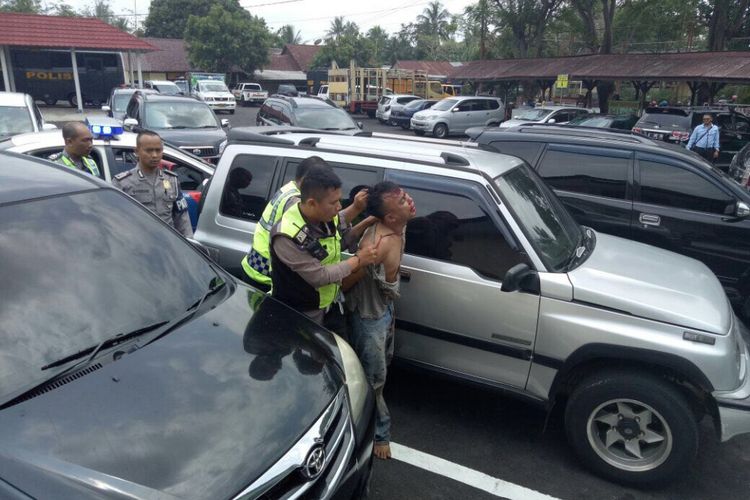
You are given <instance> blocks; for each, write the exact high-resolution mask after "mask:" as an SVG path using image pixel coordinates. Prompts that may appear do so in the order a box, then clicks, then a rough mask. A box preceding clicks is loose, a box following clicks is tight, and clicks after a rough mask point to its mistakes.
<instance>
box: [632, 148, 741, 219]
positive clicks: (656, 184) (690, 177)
mask: <svg viewBox="0 0 750 500" xmlns="http://www.w3.org/2000/svg"><path fill="white" fill-rule="evenodd" d="M638 165H639V168H640V177H641V183H640V185H641V201H642V202H644V203H651V204H654V205H661V206H667V207H673V208H681V209H684V210H694V211H698V212H708V213H713V214H719V215H725V214H726V213H727V210H729V211H730V213H731V209H732V207H734V204H735V199H734V197H733V196H731V195H729V194H727V193H725V192H724V191H722V190H721V189H719V188H718V187H716V186H714V185H713V184H711V183H710V182H709V181H708V180H706V179H704V178H703V177H701V176H699V175H697V174H695V173H693V172H691V171H689V170H686V169H684V168H679V167H674V166H672V165H666V164H664V163H657V162H654V161H648V160H639V162H638Z"/></svg>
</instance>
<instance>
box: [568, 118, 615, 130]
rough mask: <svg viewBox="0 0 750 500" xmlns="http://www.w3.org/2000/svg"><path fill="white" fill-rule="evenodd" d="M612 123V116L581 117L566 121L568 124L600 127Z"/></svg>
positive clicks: (605, 126)
mask: <svg viewBox="0 0 750 500" xmlns="http://www.w3.org/2000/svg"><path fill="white" fill-rule="evenodd" d="M611 123H612V118H607V117H606V116H594V117H591V118H587V117H585V116H584V117H582V118H576V119H575V120H571V121H569V122H568V124H569V125H581V126H582V127H600V128H607V127H609V126H610V124H611Z"/></svg>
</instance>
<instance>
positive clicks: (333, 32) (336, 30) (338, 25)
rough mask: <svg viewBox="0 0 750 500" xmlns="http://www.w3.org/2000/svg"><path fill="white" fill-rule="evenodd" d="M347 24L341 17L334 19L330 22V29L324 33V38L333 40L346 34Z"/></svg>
mask: <svg viewBox="0 0 750 500" xmlns="http://www.w3.org/2000/svg"><path fill="white" fill-rule="evenodd" d="M347 24H348V23H347V22H346V21H344V17H343V16H336V17H334V18H333V21H331V27H330V28H328V31H326V38H333V39H334V40H335V39H337V38H338V37H340V36H341V35H343V34H344V33H345V32H346V28H347Z"/></svg>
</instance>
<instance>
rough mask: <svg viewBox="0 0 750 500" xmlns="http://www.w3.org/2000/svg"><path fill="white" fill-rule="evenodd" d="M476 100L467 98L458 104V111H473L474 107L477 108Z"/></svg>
mask: <svg viewBox="0 0 750 500" xmlns="http://www.w3.org/2000/svg"><path fill="white" fill-rule="evenodd" d="M475 103H476V101H475V100H474V99H466V100H465V101H463V102H461V103H459V104H458V111H459V112H461V111H471V110H473V109H476V107H475V106H474V104H475Z"/></svg>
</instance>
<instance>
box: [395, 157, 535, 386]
mask: <svg viewBox="0 0 750 500" xmlns="http://www.w3.org/2000/svg"><path fill="white" fill-rule="evenodd" d="M386 179H387V180H391V181H393V182H396V183H397V184H399V185H401V186H402V187H403V188H404V189H405V190H406V191H407V192H408V193H409V194H410V195H411V196H412V198H413V199H414V202H415V204H416V209H417V216H416V217H415V218H414V219H413V220H412V221H410V222H409V224H408V226H407V234H406V250H405V255H404V259H403V261H402V267H401V298H400V299H399V301H398V302H397V304H396V317H397V322H396V327H397V330H398V332H397V334H396V355H397V356H399V357H400V358H404V359H407V360H409V361H412V362H416V363H420V364H424V365H427V366H429V367H433V368H438V369H442V370H445V371H448V372H453V373H458V374H461V375H463V376H465V377H469V378H476V379H480V380H483V381H491V382H493V383H497V384H502V385H506V386H511V387H516V388H522V387H524V386H525V384H526V379H527V377H528V373H529V368H530V359H531V354H532V352H533V348H534V340H535V334H536V327H537V315H538V311H539V300H540V297H539V295H537V294H531V293H525V292H519V291H516V292H503V291H501V286H502V278H503V277H504V275H505V273H506V271H507V270H508V269H510V268H511V267H513V266H514V265H516V264H518V263H520V262H526V260H525V258H524V255H523V253H522V252H521V251H520V250H519V248H520V247H519V245H518V244H517V242H516V241H515V239H514V237H513V236H512V233H511V232H510V231H509V230H508V229H507V228H506V225H505V222H504V221H503V219H502V218H501V216H500V215H499V214H498V211H497V208H496V206H495V204H494V202H493V201H492V199H491V198H490V194H489V193H488V192H487V188H486V187H485V186H482V185H480V184H478V183H476V182H470V181H464V180H461V179H456V178H449V177H442V176H438V175H426V174H424V173H419V174H416V173H410V172H403V171H387V173H386Z"/></svg>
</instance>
